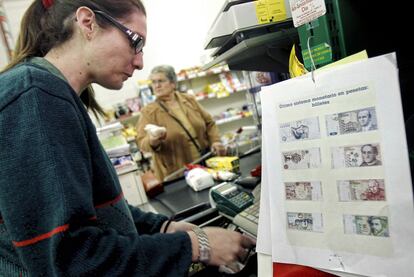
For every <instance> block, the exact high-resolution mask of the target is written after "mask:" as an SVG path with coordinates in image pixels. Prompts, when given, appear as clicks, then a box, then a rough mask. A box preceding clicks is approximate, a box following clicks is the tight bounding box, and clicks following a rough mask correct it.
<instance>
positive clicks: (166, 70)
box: [151, 65, 177, 84]
mask: <svg viewBox="0 0 414 277" xmlns="http://www.w3.org/2000/svg"><path fill="white" fill-rule="evenodd" d="M156 73H163V74H164V75H165V76H166V77H167V79H168V80H170V82H172V83H174V84H177V74H175V69H174V67H172V66H171V65H158V66H156V67H154V68H153V69H152V70H151V75H152V74H156Z"/></svg>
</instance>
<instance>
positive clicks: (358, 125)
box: [258, 54, 414, 276]
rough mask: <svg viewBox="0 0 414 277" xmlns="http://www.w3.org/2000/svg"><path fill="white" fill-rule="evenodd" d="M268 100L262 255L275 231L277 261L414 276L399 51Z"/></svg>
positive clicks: (295, 82)
mask: <svg viewBox="0 0 414 277" xmlns="http://www.w3.org/2000/svg"><path fill="white" fill-rule="evenodd" d="M261 99H262V111H263V144H264V145H263V149H266V151H263V153H262V155H263V157H262V159H263V166H264V173H265V174H266V176H263V178H264V180H265V182H264V183H262V186H266V189H265V191H267V192H268V200H267V201H266V205H267V206H270V215H266V217H267V218H268V219H270V222H269V223H268V224H265V226H260V227H259V235H258V239H259V241H258V252H261V248H264V247H262V246H264V245H265V243H264V242H263V241H261V240H262V238H266V237H267V238H268V237H269V234H268V233H270V240H271V244H272V249H271V251H269V249H264V251H262V252H263V253H268V254H270V253H269V252H271V255H272V260H273V262H281V263H293V264H301V265H307V266H311V267H315V268H320V269H323V270H331V271H336V272H339V273H344V274H346V273H349V274H359V275H364V276H411V275H412V272H414V263H412V260H413V259H414V252H413V251H412V248H413V246H414V236H413V234H414V221H413V219H414V209H413V196H412V183H411V176H410V168H409V161H408V155H407V154H408V153H407V143H406V141H405V129H404V121H403V114H402V107H401V99H400V90H399V83H398V71H397V65H396V57H395V54H388V55H384V56H380V57H376V58H371V59H368V60H364V61H357V62H353V63H350V64H346V65H341V66H338V67H335V68H332V69H329V70H325V71H320V72H316V73H315V82H313V81H312V78H311V77H310V74H307V75H305V76H302V77H298V78H294V79H290V80H288V81H285V82H280V83H278V84H275V85H272V86H268V87H265V88H263V89H262V91H261ZM262 192H263V188H262ZM262 196H263V195H262ZM262 201H263V198H262ZM261 214H262V212H261ZM260 222H263V219H262V221H260ZM264 228H267V233H266V232H264V234H265V235H262V234H263V229H264Z"/></svg>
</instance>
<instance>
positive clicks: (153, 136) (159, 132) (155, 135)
mask: <svg viewBox="0 0 414 277" xmlns="http://www.w3.org/2000/svg"><path fill="white" fill-rule="evenodd" d="M144 130H145V131H146V132H147V134H148V136H149V143H150V145H151V146H152V148H157V147H158V146H159V145H160V144H161V141H163V140H165V139H166V138H167V129H166V128H165V127H161V126H157V125H154V124H147V125H146V126H145V128H144Z"/></svg>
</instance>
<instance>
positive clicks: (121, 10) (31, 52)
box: [4, 0, 146, 116]
mask: <svg viewBox="0 0 414 277" xmlns="http://www.w3.org/2000/svg"><path fill="white" fill-rule="evenodd" d="M42 2H43V1H42V0H35V1H34V2H33V3H32V4H31V5H30V7H29V8H28V9H27V11H26V13H25V14H24V16H23V19H22V22H21V25H20V33H19V36H18V39H17V43H16V47H15V50H14V54H13V58H12V60H11V62H10V64H9V65H8V66H7V67H6V68H5V70H4V71H6V70H8V69H10V68H12V67H14V66H15V65H17V64H18V63H20V62H22V61H24V60H25V59H27V58H31V57H44V56H45V55H46V54H47V53H48V52H49V51H50V50H51V49H52V48H54V47H57V46H59V45H61V44H63V43H64V42H66V41H67V40H69V39H70V38H71V37H72V35H73V31H74V30H73V24H72V19H73V16H74V14H75V12H76V10H77V9H78V8H79V7H81V6H86V7H89V8H91V9H98V10H101V11H103V12H106V13H108V14H110V15H111V16H113V17H114V18H117V19H124V18H126V17H128V16H129V15H130V14H131V13H132V12H133V11H134V9H138V10H140V11H141V12H142V13H143V14H144V15H146V11H145V7H144V5H143V3H142V2H141V0H54V1H53V3H52V5H51V6H50V7H48V8H45V6H44V5H43V3H42ZM96 20H97V23H98V25H99V26H101V27H102V28H106V27H107V26H108V25H109V23H108V22H106V21H105V20H103V19H101V18H100V17H96ZM80 98H81V100H82V102H83V103H84V104H85V106H86V108H87V109H90V110H91V111H92V112H93V113H94V115H95V116H97V114H101V115H104V111H103V109H102V107H101V106H100V105H99V104H98V102H96V100H95V93H94V91H93V88H92V86H91V85H89V86H88V87H87V88H86V89H85V90H84V91H82V92H81V94H80Z"/></svg>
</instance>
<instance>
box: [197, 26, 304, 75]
mask: <svg viewBox="0 0 414 277" xmlns="http://www.w3.org/2000/svg"><path fill="white" fill-rule="evenodd" d="M273 28H276V29H274V30H266V31H269V32H268V33H265V34H259V35H256V36H254V35H252V34H250V35H245V34H243V32H242V31H241V32H240V33H239V34H237V35H236V37H237V38H238V39H237V40H240V39H241V38H242V39H243V40H241V41H240V42H238V43H237V44H235V45H234V46H232V47H230V48H229V49H227V50H226V51H224V52H223V53H221V52H220V51H219V52H218V53H221V54H219V55H218V56H216V57H215V58H214V59H213V60H212V61H211V62H209V63H207V64H206V65H204V66H203V67H202V69H203V70H207V69H209V68H211V67H213V66H216V65H220V64H223V63H226V64H227V65H228V67H229V68H230V70H246V71H267V72H289V55H290V51H291V48H292V46H293V44H294V43H298V40H299V39H298V32H297V30H296V29H295V28H292V22H291V21H286V22H283V23H279V24H277V25H275V26H273ZM249 36H250V37H249ZM234 40H236V38H234Z"/></svg>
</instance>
